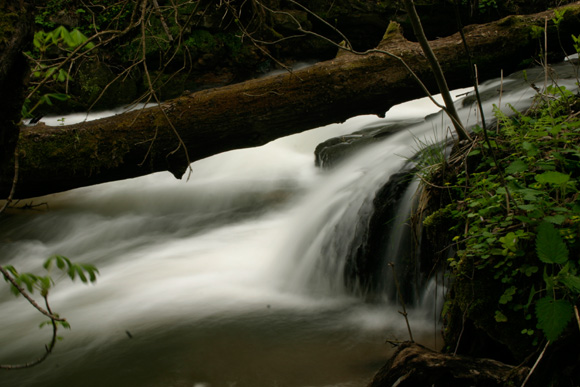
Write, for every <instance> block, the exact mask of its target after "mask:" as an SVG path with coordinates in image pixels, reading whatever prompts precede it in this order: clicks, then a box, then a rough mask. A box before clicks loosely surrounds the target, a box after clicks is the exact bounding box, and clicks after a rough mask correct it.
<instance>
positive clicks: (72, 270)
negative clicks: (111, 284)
mask: <svg viewBox="0 0 580 387" xmlns="http://www.w3.org/2000/svg"><path fill="white" fill-rule="evenodd" d="M43 267H44V269H45V270H46V271H47V273H48V274H47V275H44V276H41V275H37V274H33V273H20V272H18V271H17V270H16V269H15V268H14V266H4V269H6V270H7V271H8V272H9V273H10V274H11V275H12V276H13V278H14V280H15V281H16V283H17V284H18V286H21V287H23V288H25V289H26V290H27V291H28V293H30V294H33V293H34V291H39V292H40V294H41V295H42V296H43V297H45V296H47V295H48V292H49V290H50V289H51V288H52V286H53V285H54V283H55V282H54V280H53V278H52V276H51V272H52V271H53V269H55V268H56V269H57V270H59V271H61V272H63V273H65V274H66V275H68V277H69V278H70V279H71V280H73V281H74V280H75V279H76V278H79V279H80V280H81V281H82V282H83V283H89V282H91V283H93V282H95V281H96V280H97V275H98V274H99V270H97V268H96V267H95V266H93V265H90V264H86V263H80V264H78V263H73V262H71V260H70V259H68V258H67V257H64V256H62V255H53V256H51V257H49V258H48V259H47V260H46V261H45V262H44V264H43ZM5 280H6V281H7V282H8V279H6V278H5ZM10 290H11V291H12V293H13V294H14V295H16V296H18V295H20V291H19V290H18V289H17V288H16V287H15V286H14V285H11V286H10Z"/></svg>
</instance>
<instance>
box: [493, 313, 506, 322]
mask: <svg viewBox="0 0 580 387" xmlns="http://www.w3.org/2000/svg"><path fill="white" fill-rule="evenodd" d="M494 318H495V321H497V322H507V320H508V318H507V317H506V315H505V314H503V313H502V312H500V311H499V310H496V311H495V316H494Z"/></svg>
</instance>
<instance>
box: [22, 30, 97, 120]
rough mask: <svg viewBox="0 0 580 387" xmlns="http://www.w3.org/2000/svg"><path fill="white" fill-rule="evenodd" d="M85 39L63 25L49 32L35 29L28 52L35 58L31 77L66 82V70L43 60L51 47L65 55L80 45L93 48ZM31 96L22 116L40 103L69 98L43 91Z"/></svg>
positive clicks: (86, 48) (31, 112) (44, 80)
mask: <svg viewBox="0 0 580 387" xmlns="http://www.w3.org/2000/svg"><path fill="white" fill-rule="evenodd" d="M87 41H88V38H87V37H86V36H85V35H84V34H83V33H82V32H80V31H79V30H78V29H74V30H72V31H69V30H67V29H66V28H65V27H64V26H59V27H57V28H55V29H54V30H52V31H49V32H45V31H42V30H41V31H37V32H36V33H35V34H34V39H33V46H34V52H32V53H28V55H29V56H30V57H31V58H33V59H34V60H35V66H34V68H33V69H32V79H33V80H38V81H43V82H46V81H53V82H59V83H64V82H67V81H68V80H69V79H70V76H69V73H68V71H66V70H64V69H63V68H62V67H60V66H59V65H46V64H44V62H43V60H44V59H45V57H46V56H47V52H48V51H49V50H51V49H58V50H60V51H65V52H67V55H70V50H74V49H76V48H78V47H81V46H82V47H83V49H85V50H89V49H91V48H93V47H94V44H93V43H91V42H87ZM32 90H34V88H33V89H32ZM33 97H34V98H35V101H34V105H33V102H32V98H27V99H26V100H25V101H24V104H23V105H22V111H21V115H22V117H24V118H26V117H31V116H32V115H33V112H34V111H35V110H36V109H37V108H38V107H39V106H41V105H44V104H46V105H49V106H52V105H53V101H54V100H58V101H66V100H68V99H69V96H68V95H67V94H63V93H44V94H42V95H40V96H33Z"/></svg>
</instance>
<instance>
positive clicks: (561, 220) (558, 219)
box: [544, 214, 566, 224]
mask: <svg viewBox="0 0 580 387" xmlns="http://www.w3.org/2000/svg"><path fill="white" fill-rule="evenodd" d="M544 220H545V221H546V222H550V223H554V224H562V223H564V221H565V220H566V217H565V216H564V215H561V214H556V215H553V216H545V217H544Z"/></svg>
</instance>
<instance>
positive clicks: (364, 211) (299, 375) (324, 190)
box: [0, 70, 575, 387]
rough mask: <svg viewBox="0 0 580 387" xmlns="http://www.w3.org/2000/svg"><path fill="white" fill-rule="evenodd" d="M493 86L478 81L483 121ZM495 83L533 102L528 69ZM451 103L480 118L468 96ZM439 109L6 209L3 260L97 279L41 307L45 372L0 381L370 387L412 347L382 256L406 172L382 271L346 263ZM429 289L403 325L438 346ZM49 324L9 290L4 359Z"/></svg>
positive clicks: (445, 134)
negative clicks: (345, 149)
mask: <svg viewBox="0 0 580 387" xmlns="http://www.w3.org/2000/svg"><path fill="white" fill-rule="evenodd" d="M539 75H540V74H539V73H536V72H535V70H534V71H528V75H527V77H528V79H532V78H533V77H536V76H539ZM542 79H543V76H542ZM574 82H575V79H569V80H568V81H566V82H565V83H566V86H568V87H569V88H572V87H575V86H574ZM563 83H564V82H563ZM499 85H500V81H499V80H495V81H491V82H488V83H486V84H484V85H482V92H483V94H485V95H487V102H486V103H485V107H484V109H485V110H486V115H488V116H489V115H490V113H489V112H490V111H491V108H492V105H493V104H497V103H498V99H497V95H498V91H497V90H498V89H499ZM503 88H504V90H509V92H506V94H505V95H503V96H502V105H504V106H502V108H503V109H505V110H506V111H509V108H507V107H506V106H505V104H507V103H510V104H512V105H514V106H515V107H516V108H519V109H522V107H524V106H528V105H529V104H530V101H531V99H532V97H533V93H534V91H533V89H531V88H530V87H529V86H528V85H527V81H526V80H525V79H524V78H523V76H521V75H516V76H514V77H511V78H509V79H505V80H504V81H503ZM461 93H463V91H458V92H456V94H461ZM457 104H458V106H459V107H460V109H459V110H460V114H461V115H462V117H463V119H464V121H465V122H467V123H469V124H475V123H476V121H477V120H476V114H475V109H474V106H473V103H472V98H471V97H470V96H468V97H463V96H461V98H460V99H458V101H457ZM434 111H435V109H433V107H432V106H431V105H430V103H428V102H427V103H426V102H425V101H418V102H414V103H413V104H404V105H403V106H400V107H398V108H397V109H395V110H393V111H391V112H388V113H387V115H386V117H385V118H378V117H374V116H361V117H355V118H352V119H350V120H348V121H347V122H345V123H343V124H336V125H329V126H326V127H322V128H317V129H314V130H312V131H309V132H306V133H303V134H299V135H293V136H290V137H287V138H284V139H280V140H277V141H274V142H272V143H270V144H267V145H265V146H263V147H259V148H254V149H243V150H238V151H233V152H227V153H224V154H220V155H216V156H213V157H210V158H207V159H204V160H201V161H198V162H196V163H194V164H192V169H193V172H192V178H191V179H190V180H189V181H178V180H175V179H174V178H173V177H172V176H171V175H170V174H169V173H158V174H154V175H150V176H145V177H142V178H138V179H132V180H125V181H120V182H114V183H108V184H102V185H99V186H95V187H87V188H83V189H78V190H74V191H70V192H65V193H61V194H55V195H50V196H47V197H42V198H37V199H35V200H34V204H39V206H38V207H34V209H33V210H28V211H24V210H17V209H13V210H10V211H9V212H8V213H7V214H6V215H4V216H3V217H2V218H0V230H1V232H2V234H1V235H2V237H1V239H0V246H1V247H0V263H1V264H3V265H8V264H12V265H14V266H16V267H17V268H18V269H19V270H20V271H23V272H25V271H31V272H39V273H41V271H40V270H41V265H42V262H43V261H44V260H45V259H46V258H47V257H48V256H50V255H52V254H61V255H65V256H67V257H69V258H70V259H72V260H73V261H75V262H86V263H91V264H94V265H96V266H97V267H98V268H99V270H100V273H101V274H100V277H99V279H98V281H97V283H96V285H90V286H83V285H81V284H78V283H71V282H70V281H68V280H67V279H66V278H65V279H60V278H57V285H56V287H55V289H54V290H53V292H52V293H51V295H50V300H51V306H52V308H53V310H55V311H56V312H58V313H59V314H61V315H62V316H65V317H66V318H67V320H68V321H69V322H70V323H71V325H72V330H70V331H64V332H61V334H62V336H63V337H64V340H63V341H62V342H59V343H58V344H57V347H56V350H55V353H54V354H52V355H51V356H50V357H49V359H48V360H47V361H46V362H45V363H43V364H42V365H40V366H38V367H35V368H34V369H31V370H24V371H18V372H4V371H0V385H2V386H4V385H6V386H13V385H14V386H16V385H18V386H26V387H28V386H43V387H47V386H48V387H49V386H57V385H58V386H71V385H82V386H108V387H110V386H123V387H132V386H140V387H141V386H160V387H161V386H170V385H176V386H192V385H193V386H204V387H209V386H211V387H216V386H237V387H242V386H251V387H260V386H264V387H271V386H275V385H284V386H296V387H298V386H329V387H330V386H344V387H346V386H364V385H366V384H367V383H368V381H369V380H370V378H371V376H372V374H373V373H374V372H375V371H376V370H377V369H378V368H379V367H380V365H381V364H382V363H384V361H385V360H386V359H387V358H388V357H389V355H390V353H391V349H390V347H388V346H386V345H385V344H384V342H385V340H386V339H394V340H404V339H406V338H407V337H406V330H407V328H406V326H405V323H404V320H403V319H402V317H401V316H400V315H399V313H397V311H398V306H397V304H396V303H395V302H394V299H395V297H394V296H393V289H392V281H390V280H389V279H388V276H387V271H388V270H387V269H388V268H387V267H386V266H385V265H384V264H385V262H391V261H395V264H396V265H398V263H397V262H398V261H397V259H399V257H401V256H403V255H405V252H406V249H407V248H406V247H405V245H404V244H403V243H401V242H400V241H403V240H404V239H405V238H406V236H405V235H407V234H406V233H408V226H405V224H407V223H408V217H409V211H411V209H412V202H413V197H414V193H415V190H416V187H417V185H418V182H417V181H416V180H415V179H407V182H408V183H409V184H408V185H407V186H404V187H399V188H400V191H401V192H400V195H397V198H398V200H397V201H398V204H396V206H395V208H393V209H392V210H389V211H390V212H388V213H389V214H392V217H391V218H392V221H391V222H389V223H390V226H389V227H390V228H389V230H390V231H388V235H385V236H384V238H385V240H386V242H385V245H384V248H383V249H382V250H381V251H378V252H376V253H377V256H373V258H372V259H373V262H380V266H379V267H378V272H377V273H376V274H375V277H374V278H372V279H370V280H368V281H367V282H365V281H366V280H364V281H363V280H360V283H357V280H356V279H355V280H352V277H348V276H347V277H345V271H346V272H348V271H349V270H352V269H353V268H354V267H356V264H354V263H353V262H355V261H353V260H352V257H353V255H355V252H356V251H359V250H360V249H359V247H360V246H362V245H364V244H365V243H367V242H366V235H368V234H369V230H370V229H371V228H374V226H373V225H371V224H370V223H369V219H370V218H371V215H372V214H373V213H374V211H375V207H376V200H375V199H376V197H377V196H376V195H377V192H379V191H380V190H381V188H382V187H383V186H384V185H385V184H388V182H389V180H391V178H392V177H393V176H395V175H397V174H398V173H399V172H400V171H401V169H403V168H411V167H412V166H413V158H414V156H415V154H416V153H417V151H418V149H417V145H416V144H417V143H424V144H431V143H435V142H438V141H443V140H445V139H446V138H449V136H450V134H449V131H448V127H449V123H448V121H447V119H446V118H445V117H444V116H443V115H442V114H440V113H434ZM431 113H433V114H431ZM428 114H429V116H428V117H427V118H425V119H423V118H422V117H424V116H425V115H428ZM405 120H410V121H411V122H412V125H411V126H409V127H406V128H404V129H400V130H398V131H396V132H394V133H391V134H389V135H388V136H385V137H384V139H383V140H382V141H378V142H376V143H374V144H372V145H368V146H366V147H365V148H364V149H361V150H359V151H358V152H356V153H355V154H353V155H351V156H349V157H347V158H345V159H344V160H342V161H341V162H340V163H337V164H336V166H335V167H333V168H332V169H329V170H321V169H318V168H316V167H315V166H314V162H313V152H314V148H315V147H316V145H317V144H319V143H321V142H323V141H324V140H326V139H328V138H331V137H335V136H341V135H347V134H350V133H353V132H356V131H359V130H363V129H365V128H367V129H369V128H373V130H374V129H376V128H377V127H379V126H384V125H391V124H393V123H396V124H397V125H398V127H401V128H403V127H404V126H403V125H402V123H403V122H404V121H405ZM71 121H72V118H71V119H69V118H66V119H65V120H64V122H65V123H70V122H71ZM61 122H62V121H61ZM397 185H398V184H397ZM42 203H46V204H42ZM41 204H42V205H41ZM353 265H354V266H353ZM348 278H351V279H350V280H349V279H348ZM349 281H350V282H349ZM363 282H364V283H363ZM424 282H425V283H426V285H425V286H424V287H421V288H420V289H416V290H415V293H414V295H413V297H416V298H417V302H416V303H415V306H414V308H413V310H411V311H410V318H411V326H412V328H413V330H414V331H413V334H414V336H415V338H419V339H420V340H421V341H422V342H423V343H425V344H427V345H431V346H436V345H438V344H440V343H437V342H436V341H435V339H434V336H436V332H437V330H438V326H437V318H434V315H435V314H436V313H434V312H433V309H434V308H435V309H436V308H437V303H438V302H439V301H440V298H439V297H437V296H434V294H435V289H436V288H437V284H436V283H435V282H433V281H431V282H429V281H424ZM368 283H373V287H374V288H373V292H375V293H378V294H382V293H384V294H385V296H384V297H378V298H376V299H375V300H376V302H372V303H369V302H366V300H365V298H364V297H361V296H360V295H365V294H366V290H365V289H363V288H364V287H365V286H366V285H367V284H368ZM353 290H354V291H353ZM440 293H441V292H440V290H437V294H440ZM43 320H44V319H43V318H42V317H41V316H37V313H35V312H34V311H33V310H32V308H30V306H29V305H28V304H27V303H26V302H24V301H23V300H22V299H21V298H14V297H13V296H12V295H10V294H9V292H8V291H7V289H5V290H4V291H1V292H0V327H2V329H0V363H8V362H18V361H25V360H27V359H30V358H33V357H35V356H38V355H40V354H42V352H43V345H44V343H45V342H47V341H48V339H49V337H50V332H49V330H48V329H46V328H44V329H38V324H39V323H40V322H42V321H43Z"/></svg>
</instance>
